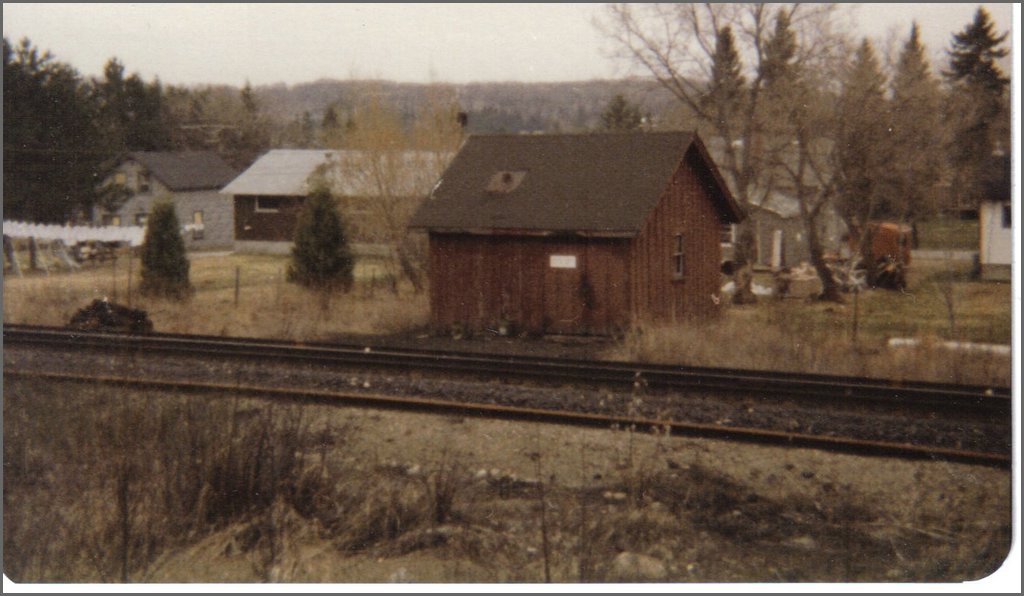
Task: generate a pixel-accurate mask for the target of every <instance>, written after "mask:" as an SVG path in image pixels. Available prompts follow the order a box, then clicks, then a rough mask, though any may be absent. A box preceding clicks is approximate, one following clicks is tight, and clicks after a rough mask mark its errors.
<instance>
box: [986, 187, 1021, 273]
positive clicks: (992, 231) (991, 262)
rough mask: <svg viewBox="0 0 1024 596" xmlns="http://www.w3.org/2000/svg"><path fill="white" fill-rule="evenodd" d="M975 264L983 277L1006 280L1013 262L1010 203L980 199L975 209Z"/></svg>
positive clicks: (1011, 206) (1011, 211) (1011, 209)
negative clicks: (976, 239)
mask: <svg viewBox="0 0 1024 596" xmlns="http://www.w3.org/2000/svg"><path fill="white" fill-rule="evenodd" d="M978 231H979V236H980V238H979V245H978V265H979V267H980V273H981V278H982V279H993V280H1009V279H1010V274H1011V267H1012V264H1013V205H1011V204H1010V201H983V202H982V203H981V207H980V209H979V210H978Z"/></svg>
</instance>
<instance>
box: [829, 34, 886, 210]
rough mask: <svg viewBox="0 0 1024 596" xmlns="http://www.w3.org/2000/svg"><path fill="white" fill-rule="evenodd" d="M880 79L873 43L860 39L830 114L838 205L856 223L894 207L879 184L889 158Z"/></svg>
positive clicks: (884, 107) (883, 185) (882, 81)
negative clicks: (832, 116) (835, 107)
mask: <svg viewBox="0 0 1024 596" xmlns="http://www.w3.org/2000/svg"><path fill="white" fill-rule="evenodd" d="M885 83H886V81H885V75H883V74H882V69H881V65H880V64H879V62H878V58H877V57H876V56H875V51H874V47H873V46H872V45H871V42H869V41H868V40H866V39H865V40H864V41H863V42H862V43H861V45H860V47H859V48H858V50H857V54H856V57H855V58H854V62H853V64H852V65H851V67H850V69H849V70H848V72H847V74H846V76H845V77H844V80H843V86H842V92H841V94H840V97H839V105H838V108H839V111H838V113H837V114H836V116H837V118H836V121H837V124H838V130H837V132H836V148H837V150H836V168H837V170H838V172H839V185H838V186H839V188H838V189H837V190H838V194H839V205H840V210H841V211H842V212H843V215H844V216H845V218H846V220H847V222H849V223H851V224H853V225H854V226H856V227H861V228H863V226H864V225H865V224H866V223H867V222H868V221H869V220H871V219H874V218H877V217H879V216H887V217H889V216H892V215H893V211H895V210H896V208H895V207H894V206H893V205H892V204H891V203H889V202H888V199H889V198H890V197H889V196H888V193H887V192H886V191H887V190H888V189H887V188H886V186H887V185H886V184H885V180H886V178H887V177H888V176H889V171H890V168H891V163H892V161H893V160H892V152H891V139H890V135H889V121H888V118H887V114H888V112H889V107H888V105H887V102H886V98H885Z"/></svg>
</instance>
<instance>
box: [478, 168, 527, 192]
mask: <svg viewBox="0 0 1024 596" xmlns="http://www.w3.org/2000/svg"><path fill="white" fill-rule="evenodd" d="M525 177H526V171H525V170H503V171H501V172H495V173H494V174H493V175H492V176H491V178H490V180H488V181H487V192H498V193H506V192H512V191H513V190H515V189H516V188H517V187H518V186H519V185H520V184H522V182H523V178H525Z"/></svg>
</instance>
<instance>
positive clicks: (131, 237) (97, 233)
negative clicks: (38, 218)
mask: <svg viewBox="0 0 1024 596" xmlns="http://www.w3.org/2000/svg"><path fill="white" fill-rule="evenodd" d="M145 232H146V230H145V228H143V227H142V226H124V227H121V226H95V227H94V226H70V225H64V226H61V225H57V224H37V223H28V222H23V221H5V222H4V236H10V237H11V238H35V239H36V240H51V241H52V240H60V241H61V242H63V243H64V244H65V245H67V246H74V245H75V244H78V243H79V242H88V241H93V242H125V243H127V244H129V245H130V246H141V245H142V238H143V236H144V235H145Z"/></svg>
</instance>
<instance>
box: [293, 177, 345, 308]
mask: <svg viewBox="0 0 1024 596" xmlns="http://www.w3.org/2000/svg"><path fill="white" fill-rule="evenodd" d="M354 266H355V261H354V259H353V257H352V253H351V251H350V250H349V246H348V236H347V234H346V232H345V226H344V222H342V220H341V214H340V213H339V211H338V205H337V201H336V200H335V198H334V195H332V194H331V191H330V189H329V188H328V187H327V185H326V184H325V183H323V182H318V183H316V184H314V186H313V190H312V191H311V192H310V193H309V196H307V197H306V200H305V202H304V203H303V205H302V210H301V211H300V212H299V220H298V223H297V224H296V228H295V245H294V246H293V247H292V255H291V263H290V264H289V265H288V281H290V282H292V283H297V284H299V285H302V286H305V287H308V288H311V289H315V290H318V291H321V292H322V293H323V295H324V299H325V302H324V304H325V305H326V298H327V296H329V295H330V293H331V292H333V291H334V290H337V289H342V290H344V291H348V290H349V289H350V288H351V287H352V281H353V269H354Z"/></svg>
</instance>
